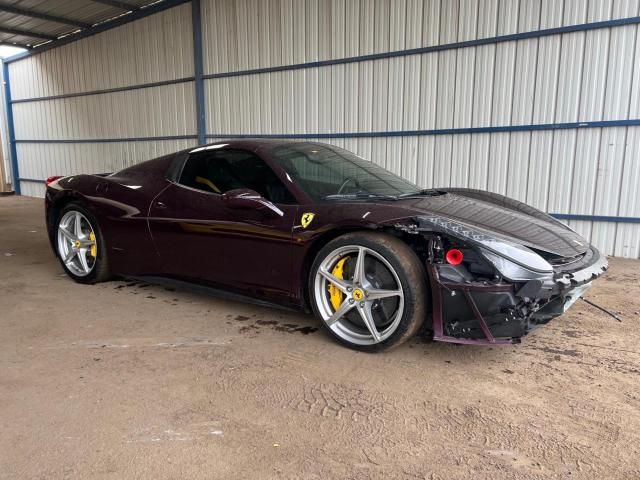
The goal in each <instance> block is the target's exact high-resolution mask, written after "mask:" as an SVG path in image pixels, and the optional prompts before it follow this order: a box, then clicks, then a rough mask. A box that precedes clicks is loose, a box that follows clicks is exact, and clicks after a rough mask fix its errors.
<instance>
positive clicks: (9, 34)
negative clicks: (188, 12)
mask: <svg viewBox="0 0 640 480" xmlns="http://www.w3.org/2000/svg"><path fill="white" fill-rule="evenodd" d="M162 3H170V2H167V1H166V0H160V1H158V0H0V44H4V45H15V46H18V47H24V48H28V49H32V48H33V49H36V50H37V48H38V46H40V45H44V44H47V43H49V42H54V41H56V40H58V39H60V38H61V37H65V38H69V37H70V36H74V35H78V34H80V33H82V34H83V35H86V34H87V33H89V32H90V31H91V30H92V29H93V28H95V27H96V26H98V25H103V24H105V23H108V22H110V21H113V20H116V19H118V20H119V19H122V18H123V17H124V16H127V15H130V14H131V13H133V12H138V13H140V11H141V10H143V9H145V8H147V7H149V6H151V5H154V6H156V5H158V4H162Z"/></svg>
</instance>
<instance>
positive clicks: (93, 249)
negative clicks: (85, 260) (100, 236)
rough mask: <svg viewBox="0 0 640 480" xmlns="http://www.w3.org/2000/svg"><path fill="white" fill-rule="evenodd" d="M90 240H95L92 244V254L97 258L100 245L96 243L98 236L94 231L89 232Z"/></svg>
mask: <svg viewBox="0 0 640 480" xmlns="http://www.w3.org/2000/svg"><path fill="white" fill-rule="evenodd" d="M89 240H91V241H92V242H93V245H91V256H92V257H93V258H96V257H97V256H98V245H96V236H95V234H94V233H93V232H91V233H90V234H89Z"/></svg>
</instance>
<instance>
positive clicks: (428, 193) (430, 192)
mask: <svg viewBox="0 0 640 480" xmlns="http://www.w3.org/2000/svg"><path fill="white" fill-rule="evenodd" d="M446 193H447V192H443V191H442V190H435V189H433V188H425V189H424V190H418V191H417V192H411V193H403V194H402V195H398V197H397V198H409V197H437V196H439V195H444V194H446Z"/></svg>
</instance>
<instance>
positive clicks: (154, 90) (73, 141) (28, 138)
mask: <svg viewBox="0 0 640 480" xmlns="http://www.w3.org/2000/svg"><path fill="white" fill-rule="evenodd" d="M193 58H194V57H193V35H192V30H191V6H190V5H189V4H185V5H181V6H179V7H176V8H173V9H171V10H167V11H164V12H161V13H158V14H156V15H152V16H149V17H146V18H143V19H141V20H138V21H136V22H131V23H128V24H126V25H123V26H120V27H118V28H115V29H113V30H109V31H107V32H103V33H100V34H97V35H95V36H92V37H88V38H85V39H83V40H80V41H78V42H74V43H70V44H68V45H64V46H61V47H59V48H55V49H52V50H48V51H46V52H43V53H41V54H38V55H33V56H29V57H27V58H25V59H23V60H20V61H17V62H13V63H10V64H9V65H8V70H9V71H8V74H9V79H10V87H11V97H12V100H13V102H12V110H13V121H14V129H15V138H16V154H17V160H18V169H19V172H20V177H21V178H23V179H27V180H25V181H22V182H21V185H20V186H21V190H22V193H23V194H25V195H32V196H42V195H43V186H42V184H41V183H38V182H34V181H32V180H42V179H44V178H47V177H48V176H49V175H54V174H72V173H99V172H111V171H115V170H118V169H121V168H124V167H125V166H128V165H132V164H135V163H138V162H141V161H143V160H148V159H150V158H153V157H155V156H159V155H162V154H164V153H169V152H172V151H175V150H178V149H182V148H187V147H188V146H190V145H195V144H196V140H195V138H196V119H195V103H194V81H193V74H194V67H193ZM180 79H189V80H185V81H181V82H179V83H173V82H172V81H175V80H180ZM158 83H159V84H160V85H157V86H151V87H147V88H138V89H134V90H129V89H127V87H131V86H136V85H140V84H145V85H148V84H158ZM113 89H116V90H118V89H122V90H120V91H113ZM103 90H107V91H108V92H106V93H96V92H99V91H103ZM87 93H89V94H87ZM140 137H142V138H151V139H152V140H146V141H145V140H141V139H140ZM157 137H160V138H165V139H164V140H160V139H157ZM183 137H186V138H183ZM96 140H98V141H96ZM105 140H106V141H105Z"/></svg>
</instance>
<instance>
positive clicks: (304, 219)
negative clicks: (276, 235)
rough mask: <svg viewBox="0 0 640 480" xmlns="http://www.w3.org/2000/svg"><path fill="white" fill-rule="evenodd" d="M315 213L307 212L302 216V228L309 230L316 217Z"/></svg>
mask: <svg viewBox="0 0 640 480" xmlns="http://www.w3.org/2000/svg"><path fill="white" fill-rule="evenodd" d="M315 216H316V215H315V213H311V212H307V213H303V214H302V218H301V219H300V223H301V224H302V228H307V227H308V226H309V224H310V223H311V222H312V221H313V217H315Z"/></svg>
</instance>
